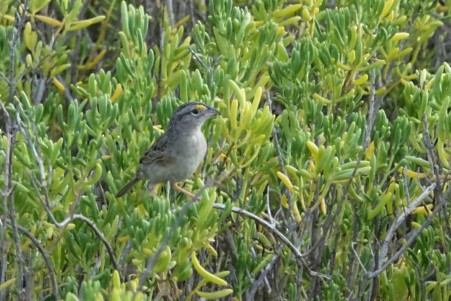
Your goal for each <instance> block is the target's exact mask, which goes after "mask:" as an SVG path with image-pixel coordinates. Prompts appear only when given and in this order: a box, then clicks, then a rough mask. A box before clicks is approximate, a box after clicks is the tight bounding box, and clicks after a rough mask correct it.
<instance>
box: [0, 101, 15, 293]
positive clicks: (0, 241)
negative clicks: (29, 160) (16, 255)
mask: <svg viewBox="0 0 451 301" xmlns="http://www.w3.org/2000/svg"><path fill="white" fill-rule="evenodd" d="M0 106H1V107H2V110H3V111H4V112H5V116H6V118H7V120H10V118H9V114H8V111H7V110H6V109H5V106H4V105H3V102H2V101H0ZM7 140H8V141H9V138H7ZM10 158H11V147H10V144H9V142H8V143H7V145H6V155H5V159H6V160H5V181H4V183H5V187H4V190H3V191H2V193H1V194H2V208H3V214H2V216H1V219H0V222H1V228H0V229H1V232H0V245H1V248H0V253H1V254H2V257H1V263H2V264H1V271H0V284H2V283H4V282H5V281H6V269H7V267H8V261H7V255H8V254H7V249H8V248H7V243H6V235H5V234H6V221H7V216H8V201H7V200H8V198H9V196H10V194H12V181H11V171H10V167H11V164H10V162H9V161H10ZM5 293H6V290H0V299H1V300H3V299H4V298H5V296H4V294H5Z"/></svg>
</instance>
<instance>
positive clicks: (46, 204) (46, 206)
mask: <svg viewBox="0 0 451 301" xmlns="http://www.w3.org/2000/svg"><path fill="white" fill-rule="evenodd" d="M17 119H18V125H19V130H20V132H21V133H22V135H23V136H24V137H25V140H26V142H27V145H28V147H29V148H30V149H31V152H32V154H33V157H34V159H35V160H36V163H37V165H38V170H39V176H40V178H41V179H40V180H41V183H46V184H47V182H46V178H45V173H44V164H43V161H42V159H41V157H40V155H39V154H38V151H37V149H36V147H35V145H34V144H33V143H32V141H31V138H30V136H29V135H28V133H27V132H26V131H25V130H24V128H23V127H22V126H21V124H20V118H19V117H17ZM31 180H32V183H33V186H34V188H35V189H36V191H37V192H38V191H39V186H40V187H41V188H42V189H43V190H44V194H45V199H44V200H43V199H42V197H41V194H40V193H37V194H36V195H37V197H38V199H39V201H40V203H41V204H42V206H43V207H44V209H45V211H46V213H47V215H48V216H49V218H50V220H51V221H52V223H53V224H54V225H55V226H56V227H58V228H64V227H66V226H67V225H68V224H69V223H71V222H72V221H74V220H77V219H79V220H81V221H83V222H85V223H86V224H87V225H88V226H89V227H90V228H91V229H92V230H93V231H94V233H95V234H96V235H97V236H98V237H99V238H100V240H101V241H102V242H103V244H104V245H105V248H106V249H107V252H108V254H109V256H110V260H111V262H112V264H113V266H114V268H115V269H116V270H117V271H118V272H119V274H120V275H121V273H120V271H119V266H118V265H117V262H116V257H115V255H114V252H113V248H112V247H111V245H110V244H109V242H108V240H107V239H106V238H105V236H104V235H103V233H102V232H101V231H100V230H99V229H98V228H97V226H96V225H95V223H94V222H93V221H92V220H90V219H89V218H87V217H86V216H84V215H82V214H74V213H73V212H72V213H71V214H70V216H69V217H68V218H66V219H64V220H63V221H62V222H58V221H57V220H56V218H55V216H54V215H53V213H52V211H51V209H50V202H49V199H50V196H49V193H48V187H47V185H46V184H42V185H38V183H36V179H34V178H33V177H32V179H31Z"/></svg>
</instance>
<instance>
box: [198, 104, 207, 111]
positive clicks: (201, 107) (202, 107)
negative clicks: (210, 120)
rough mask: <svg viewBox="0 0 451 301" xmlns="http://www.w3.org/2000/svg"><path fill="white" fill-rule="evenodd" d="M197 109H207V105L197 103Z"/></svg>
mask: <svg viewBox="0 0 451 301" xmlns="http://www.w3.org/2000/svg"><path fill="white" fill-rule="evenodd" d="M196 109H198V110H199V111H204V110H206V109H207V107H206V106H204V105H196Z"/></svg>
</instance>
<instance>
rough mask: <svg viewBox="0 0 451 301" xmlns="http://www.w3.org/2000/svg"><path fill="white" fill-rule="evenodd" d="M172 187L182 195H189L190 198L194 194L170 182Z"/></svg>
mask: <svg viewBox="0 0 451 301" xmlns="http://www.w3.org/2000/svg"><path fill="white" fill-rule="evenodd" d="M172 188H174V189H175V190H177V191H180V192H181V193H183V194H184V195H186V196H188V197H190V198H194V197H195V195H194V194H193V193H192V192H189V191H188V190H186V189H183V188H182V187H180V186H178V185H177V184H176V183H172Z"/></svg>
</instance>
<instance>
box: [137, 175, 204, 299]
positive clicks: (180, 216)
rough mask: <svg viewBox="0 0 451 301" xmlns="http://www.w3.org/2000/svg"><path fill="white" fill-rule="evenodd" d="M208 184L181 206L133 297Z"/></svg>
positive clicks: (140, 288)
mask: <svg viewBox="0 0 451 301" xmlns="http://www.w3.org/2000/svg"><path fill="white" fill-rule="evenodd" d="M210 186H211V185H210V183H206V185H204V187H202V188H201V189H200V190H199V191H198V192H197V193H196V194H195V195H194V196H193V197H192V198H191V200H190V201H189V202H187V203H186V204H185V205H183V207H182V209H181V210H180V211H179V213H178V216H177V218H176V219H175V221H174V223H173V224H172V225H171V228H169V231H168V232H167V233H166V235H165V236H164V237H163V239H162V240H161V242H160V245H159V246H158V248H157V250H156V252H155V254H154V255H153V256H151V257H150V260H149V261H148V262H147V265H146V268H145V270H144V271H143V273H142V274H141V277H140V278H139V283H138V287H137V288H136V291H135V294H134V297H135V296H136V294H137V293H138V292H140V291H141V290H142V288H143V286H144V283H145V282H146V280H147V278H149V276H150V273H151V271H152V270H153V267H154V266H155V264H156V263H157V260H158V259H159V258H160V255H161V253H162V252H163V250H164V249H165V248H166V246H167V245H168V243H169V240H170V239H171V237H172V235H173V234H174V232H175V230H176V229H177V227H178V226H179V225H180V224H181V223H182V221H183V220H184V219H185V216H186V212H187V211H188V209H189V208H190V207H191V206H192V205H193V204H194V202H195V200H198V199H199V197H200V195H201V194H202V193H203V192H204V190H205V189H207V188H208V187H210Z"/></svg>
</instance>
